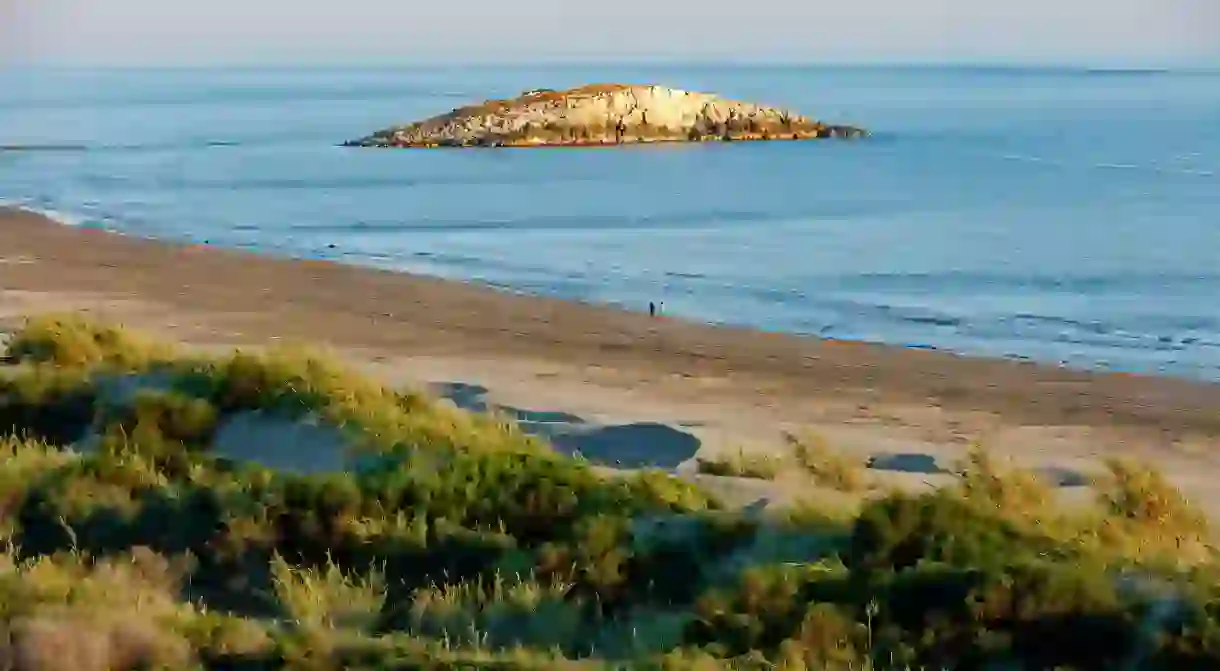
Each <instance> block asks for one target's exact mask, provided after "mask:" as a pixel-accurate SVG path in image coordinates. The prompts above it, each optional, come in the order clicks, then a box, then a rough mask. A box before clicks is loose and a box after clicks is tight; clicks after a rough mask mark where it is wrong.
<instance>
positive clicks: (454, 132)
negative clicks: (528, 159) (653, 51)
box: [345, 84, 868, 147]
mask: <svg viewBox="0 0 1220 671" xmlns="http://www.w3.org/2000/svg"><path fill="white" fill-rule="evenodd" d="M867 135H868V132H867V131H865V130H863V129H861V128H855V127H852V126H834V125H828V124H825V123H822V122H820V121H816V120H813V119H809V118H808V117H804V116H801V115H799V114H795V113H793V112H791V111H788V110H785V109H780V108H776V107H767V106H764V105H757V104H753V103H746V102H740V101H736V100H728V99H725V98H722V97H720V96H717V95H713V94H710V93H696V92H692V91H682V90H678V89H672V88H666V87H663V86H645V85H632V84H592V85H589V86H582V87H579V88H575V89H570V90H567V91H553V90H550V89H535V90H531V91H526V92H524V93H522V94H521V95H520V96H518V97H517V98H513V99H511V100H488V101H486V102H484V103H481V104H477V105H470V106H466V107H460V108H458V109H455V110H453V111H452V112H449V113H448V114H442V115H440V116H436V117H432V118H430V119H425V120H423V121H419V122H416V123H412V124H409V125H406V126H396V127H393V128H388V129H385V130H382V131H378V132H377V133H374V134H373V135H370V136H368V137H365V138H361V139H359V140H354V141H351V142H347V143H345V146H352V147H544V146H589V145H615V144H636V143H645V142H702V141H709V140H720V141H739V140H740V141H747V140H811V139H818V138H857V137H864V136H867Z"/></svg>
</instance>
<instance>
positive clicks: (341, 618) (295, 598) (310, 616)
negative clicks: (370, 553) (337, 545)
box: [271, 554, 386, 633]
mask: <svg viewBox="0 0 1220 671" xmlns="http://www.w3.org/2000/svg"><path fill="white" fill-rule="evenodd" d="M271 577H272V581H273V584H274V586H275V595H276V597H277V598H278V599H279V601H280V604H281V605H282V606H283V608H284V611H285V612H286V613H287V614H288V616H289V617H290V618H291V620H292V622H293V624H294V625H295V626H297V627H299V628H300V629H302V630H304V631H308V632H322V631H329V630H337V629H343V630H354V631H358V632H364V633H368V632H371V631H372V630H373V628H374V626H375V625H376V623H377V619H378V618H379V617H380V615H381V609H382V607H383V606H384V605H385V599H386V583H385V576H384V575H383V574H382V573H381V572H380V571H377V570H370V571H369V572H368V573H367V574H365V575H363V576H359V575H348V574H345V573H344V572H343V571H342V570H341V569H340V568H339V567H338V566H336V565H335V564H334V563H333V562H329V561H328V562H327V563H326V565H325V566H322V567H320V568H317V569H306V568H297V567H294V566H292V565H290V564H289V563H288V562H286V561H284V559H283V558H282V557H280V556H279V555H278V554H277V555H276V556H274V557H273V558H272V560H271Z"/></svg>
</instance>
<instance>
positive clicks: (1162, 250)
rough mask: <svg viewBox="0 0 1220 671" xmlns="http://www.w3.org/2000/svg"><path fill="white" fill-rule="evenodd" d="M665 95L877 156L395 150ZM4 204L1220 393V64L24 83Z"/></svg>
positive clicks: (0, 180) (835, 151)
mask: <svg viewBox="0 0 1220 671" xmlns="http://www.w3.org/2000/svg"><path fill="white" fill-rule="evenodd" d="M593 81H632V82H650V83H651V82H655V83H659V84H664V85H671V86H676V87H680V88H687V89H694V90H707V91H715V92H718V93H722V94H724V95H726V96H730V97H734V98H739V99H744V100H749V101H754V102H760V103H766V104H776V105H783V106H789V107H792V108H794V109H797V110H799V111H801V112H805V113H808V114H809V115H811V116H814V117H818V118H821V119H823V120H825V121H828V122H832V123H848V124H858V125H862V126H865V127H867V128H870V129H871V130H873V131H874V132H875V133H876V136H875V137H873V138H871V139H869V140H866V141H860V142H834V141H824V142H801V143H791V142H782V143H733V144H708V145H698V146H693V145H689V146H687V145H667V146H648V147H626V148H614V149H565V150H527V149H517V150H487V151H483V150H469V151H460V150H459V151H409V150H404V151H380V150H362V149H355V148H341V147H338V146H337V145H338V144H339V143H341V142H343V141H344V140H349V139H353V138H356V137H359V136H362V135H365V134H367V133H369V132H372V131H374V130H377V129H379V128H383V127H385V126H388V125H392V124H395V123H400V122H406V121H410V120H414V119H417V118H422V117H425V116H430V115H432V114H436V113H440V112H444V111H447V110H449V109H451V108H453V107H455V106H458V105H462V104H465V103H467V102H472V101H478V100H481V99H483V98H487V97H502V96H513V95H516V94H517V93H519V92H520V91H522V90H525V89H530V88H537V87H548V88H561V87H566V86H573V85H578V84H582V83H586V82H593ZM0 90H4V91H5V92H6V93H5V95H4V97H3V98H0V199H4V200H5V201H7V202H9V203H12V204H20V205H25V206H29V207H33V208H38V209H41V210H44V211H50V212H53V213H56V214H57V215H58V216H59V218H61V220H64V221H66V222H69V223H73V224H77V225H88V226H100V227H107V228H113V229H116V230H119V231H124V232H130V233H133V234H137V235H145V236H154V237H163V238H170V239H181V240H189V241H196V242H202V241H208V242H210V243H212V244H217V245H227V246H233V247H241V248H247V249H257V250H263V251H267V252H270V253H276V254H283V255H290V256H300V257H311V258H318V257H321V258H332V259H336V260H341V261H345V262H350V263H358V264H366V265H372V266H377V267H383V268H391V269H402V270H410V271H416V272H422V273H429V274H434V275H439V276H443V277H450V278H455V279H471V280H477V281H481V282H486V283H490V284H493V285H496V286H500V287H505V288H510V289H513V290H518V291H526V292H531V293H539V294H548V295H556V296H560V297H566V298H575V299H581V300H589V301H598V302H607V303H614V304H620V305H624V306H627V307H631V308H635V309H641V310H645V309H647V304H648V302H649V301H663V302H664V310H665V312H666V313H668V314H672V315H682V316H688V317H693V318H698V319H706V320H710V321H720V322H729V323H735V324H742V325H748V326H754V327H759V328H764V329H771V330H781V331H792V332H799V333H810V334H816V335H822V336H828V337H835V338H844V339H863V340H874V341H880V342H887V343H892V344H899V345H907V346H913V347H935V348H942V349H948V350H954V351H960V352H966V353H973V354H988V355H998V356H1021V357H1028V358H1034V359H1038V360H1046V361H1064V362H1067V363H1070V364H1072V365H1076V366H1089V367H1098V368H1109V369H1117V370H1127V371H1141V372H1159V373H1167V374H1173V375H1182V376H1188V377H1196V378H1202V379H1209V380H1220V309H1218V308H1217V304H1218V303H1217V296H1220V264H1218V263H1217V260H1218V259H1220V73H1215V72H1136V71H1122V72H1097V71H1086V70H1056V69H1026V70H1020V69H995V68H990V69H989V68H894V69H887V68H875V67H874V68H840V69H835V68H793V67H789V68H781V67H767V68H763V67H750V68H744V67H737V68H734V67H711V66H704V67H698V68H678V67H640V66H634V67H630V68H626V67H605V68H597V67H579V68H578V67H567V68H549V69H542V68H534V69H527V68H520V69H506V68H500V69H496V68H484V69H477V68H471V69H437V68H430V69H410V68H400V69H395V68H377V69H372V68H365V69H340V68H331V69H311V70H305V69H301V70H183V71H173V70H147V71H118V70H109V71H69V70H56V71H23V70H6V71H0Z"/></svg>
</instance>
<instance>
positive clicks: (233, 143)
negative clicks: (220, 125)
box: [0, 139, 243, 154]
mask: <svg viewBox="0 0 1220 671" xmlns="http://www.w3.org/2000/svg"><path fill="white" fill-rule="evenodd" d="M242 145H243V143H242V142H240V141H237V140H219V139H200V140H186V141H182V142H149V143H139V144H86V143H74V142H65V143H54V142H49V143H28V144H24V143H18V144H0V152H9V153H14V154H16V153H87V152H103V151H106V152H112V151H166V150H172V149H206V148H209V147H215V148H219V147H240V146H242Z"/></svg>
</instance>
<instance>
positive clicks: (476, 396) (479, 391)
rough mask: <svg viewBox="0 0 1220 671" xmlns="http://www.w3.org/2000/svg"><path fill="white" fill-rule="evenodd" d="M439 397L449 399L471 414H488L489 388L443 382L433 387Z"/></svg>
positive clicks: (463, 383)
mask: <svg viewBox="0 0 1220 671" xmlns="http://www.w3.org/2000/svg"><path fill="white" fill-rule="evenodd" d="M432 390H433V392H434V393H436V395H437V396H440V397H441V398H447V399H449V400H450V401H452V402H453V404H454V405H456V406H457V407H459V408H461V409H463V410H469V411H470V412H487V393H488V392H489V391H490V390H489V389H488V388H487V387H484V386H482V385H478V384H467V383H465V382H441V383H438V384H434V385H432Z"/></svg>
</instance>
